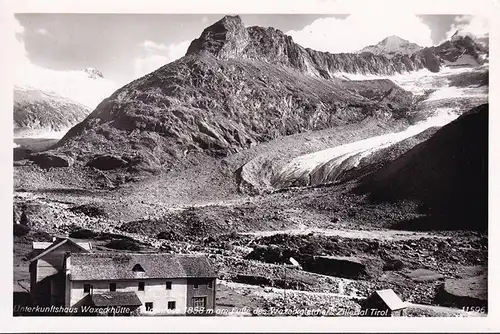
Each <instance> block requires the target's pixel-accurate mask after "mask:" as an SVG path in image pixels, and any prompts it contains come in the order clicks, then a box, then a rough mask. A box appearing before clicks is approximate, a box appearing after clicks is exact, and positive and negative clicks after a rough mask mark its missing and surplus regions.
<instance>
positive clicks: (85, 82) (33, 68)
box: [13, 18, 116, 109]
mask: <svg viewBox="0 0 500 334" xmlns="http://www.w3.org/2000/svg"><path fill="white" fill-rule="evenodd" d="M13 25H14V43H13V52H14V57H15V59H16V64H15V70H14V85H16V86H18V87H31V88H35V89H40V90H43V91H46V92H50V93H54V94H57V95H60V96H64V97H67V98H70V99H72V100H74V101H77V102H79V103H81V104H83V105H85V106H87V107H89V108H90V109H93V108H95V107H96V106H97V104H99V103H100V102H101V101H102V100H103V99H104V98H106V97H108V96H109V95H111V93H113V91H114V90H115V89H116V84H115V83H114V82H113V81H111V80H108V79H92V78H90V77H89V76H88V74H87V73H85V72H83V71H81V70H71V71H56V70H52V69H48V68H44V67H41V66H38V65H36V64H34V63H33V62H31V60H30V58H29V56H28V53H27V52H26V47H25V44H24V35H25V32H26V31H25V28H24V27H23V26H22V25H21V23H20V22H19V21H18V20H17V19H15V18H14V24H13Z"/></svg>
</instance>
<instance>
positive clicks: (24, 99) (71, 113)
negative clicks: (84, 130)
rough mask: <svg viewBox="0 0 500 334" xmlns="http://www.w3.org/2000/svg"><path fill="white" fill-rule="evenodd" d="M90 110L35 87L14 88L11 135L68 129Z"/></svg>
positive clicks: (30, 134)
mask: <svg viewBox="0 0 500 334" xmlns="http://www.w3.org/2000/svg"><path fill="white" fill-rule="evenodd" d="M89 113H90V110H89V109H88V108H87V107H85V106H84V105H82V104H80V103H78V102H75V101H72V100H70V99H68V98H64V97H62V96H58V95H55V94H51V93H48V92H45V91H43V90H39V89H34V88H23V87H18V86H16V87H15V88H14V117H13V118H14V119H13V122H14V124H13V125H14V137H36V136H44V135H49V136H50V135H51V133H53V132H59V131H65V130H66V131H67V130H68V129H69V128H71V127H72V126H73V125H75V124H77V123H78V122H81V121H82V120H83V119H85V117H86V116H87V115H88V114H89Z"/></svg>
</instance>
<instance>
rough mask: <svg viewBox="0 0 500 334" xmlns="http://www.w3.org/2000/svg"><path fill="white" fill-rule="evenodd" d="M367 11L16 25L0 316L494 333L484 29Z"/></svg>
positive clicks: (27, 18)
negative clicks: (280, 322) (373, 324)
mask: <svg viewBox="0 0 500 334" xmlns="http://www.w3.org/2000/svg"><path fill="white" fill-rule="evenodd" d="M374 8H378V7H376V6H375V7H374ZM378 9H379V10H369V9H367V10H363V11H353V12H351V13H343V14H329V13H325V14H322V13H298V12H294V13H285V14H280V13H256V14H252V13H247V12H242V13H234V12H231V13H224V12H221V13H220V14H214V13H211V12H207V13H206V14H204V13H60V12H53V13H50V12H47V13H38V12H37V13H30V12H18V13H13V15H11V21H12V22H11V23H12V27H13V31H12V34H13V36H12V38H13V40H14V42H13V44H12V45H13V48H11V50H9V51H8V52H10V53H11V55H12V58H13V59H14V60H15V63H13V64H12V68H13V76H14V80H13V87H12V88H11V89H13V92H12V96H13V101H12V112H13V113H12V115H13V139H12V142H13V143H12V145H13V174H12V177H13V195H12V199H13V237H12V238H13V295H12V296H13V313H12V315H11V316H13V317H14V318H19V317H33V316H36V317H58V319H59V318H60V317H67V316H69V317H81V316H90V317H100V318H102V317H168V316H180V317H189V316H196V317H200V316H203V317H204V319H205V318H213V317H216V318H217V317H226V318H227V317H229V318H234V317H238V319H242V320H243V318H245V317H258V319H262V318H269V317H288V318H295V317H300V318H310V317H321V318H336V317H344V318H345V317H348V318H354V319H352V320H353V322H355V321H360V320H361V319H359V320H355V318H359V317H363V320H365V321H366V320H368V319H371V318H377V317H383V318H388V317H392V318H396V317H397V318H411V317H446V318H451V317H454V318H456V317H459V318H485V317H488V312H489V307H488V306H489V300H488V287H489V286H490V284H494V283H495V282H490V281H489V280H488V264H492V261H491V260H490V261H488V256H489V248H488V245H489V242H488V240H489V233H488V228H489V223H488V218H489V215H488V209H489V204H488V164H489V159H488V150H489V116H488V112H489V111H488V110H489V99H488V97H489V63H490V53H489V41H490V31H491V22H490V21H491V20H490V19H489V18H488V17H487V16H485V15H479V14H470V13H461V14H429V13H425V14H418V13H412V12H405V11H401V12H396V13H395V12H392V11H390V10H384V9H383V8H382V9H381V8H378ZM492 61H494V60H492ZM8 145H11V144H10V143H5V146H8ZM9 149H10V148H9ZM9 177H10V176H9ZM490 205H493V204H490ZM6 210H10V208H6ZM490 224H491V220H490ZM6 234H7V233H6ZM9 238H10V236H9ZM7 283H8V284H10V283H9V282H7ZM491 298H492V296H491V295H490V299H491ZM28 320H29V319H28ZM53 321H57V320H53Z"/></svg>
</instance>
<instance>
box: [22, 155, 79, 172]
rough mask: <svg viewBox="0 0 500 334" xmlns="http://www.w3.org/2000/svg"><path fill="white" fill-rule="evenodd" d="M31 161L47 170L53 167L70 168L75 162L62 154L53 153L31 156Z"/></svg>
mask: <svg viewBox="0 0 500 334" xmlns="http://www.w3.org/2000/svg"><path fill="white" fill-rule="evenodd" d="M29 159H30V160H31V161H33V162H34V163H35V164H36V165H38V166H39V167H41V168H45V169H48V168H53V167H70V166H71V165H73V162H74V161H73V158H71V157H68V156H66V155H64V154H61V153H52V152H43V153H36V154H31V155H30V158H29Z"/></svg>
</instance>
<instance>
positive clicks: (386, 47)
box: [358, 36, 423, 57]
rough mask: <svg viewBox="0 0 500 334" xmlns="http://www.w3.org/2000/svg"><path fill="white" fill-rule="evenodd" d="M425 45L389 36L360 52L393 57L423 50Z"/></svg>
mask: <svg viewBox="0 0 500 334" xmlns="http://www.w3.org/2000/svg"><path fill="white" fill-rule="evenodd" d="M422 49H423V47H421V46H420V45H418V44H416V43H411V42H409V41H407V40H405V39H402V38H400V37H398V36H389V37H387V38H384V39H383V40H382V41H380V42H379V43H377V44H375V45H369V46H366V47H364V48H363V49H361V50H359V51H358V53H364V52H369V53H373V54H374V55H386V56H389V57H392V56H394V55H396V54H402V55H411V54H413V53H416V52H418V51H420V50H422Z"/></svg>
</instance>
